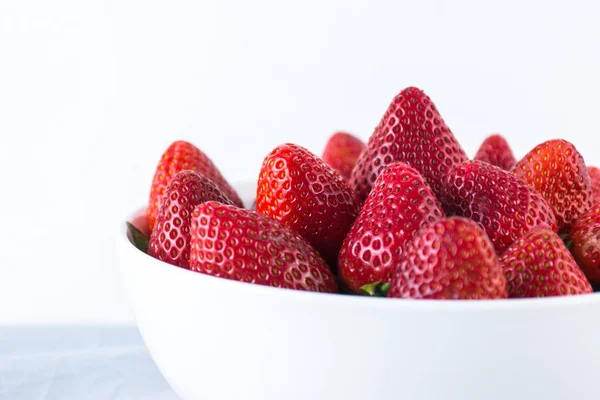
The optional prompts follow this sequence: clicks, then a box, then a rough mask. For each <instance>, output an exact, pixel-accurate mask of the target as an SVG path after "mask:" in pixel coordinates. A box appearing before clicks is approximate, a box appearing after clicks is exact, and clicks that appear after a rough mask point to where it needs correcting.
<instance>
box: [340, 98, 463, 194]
mask: <svg viewBox="0 0 600 400" xmlns="http://www.w3.org/2000/svg"><path fill="white" fill-rule="evenodd" d="M467 159H468V158H467V155H466V153H465V151H464V150H463V148H462V147H461V146H460V144H459V143H458V141H457V140H456V138H455V137H454V134H453V133H452V132H451V131H450V128H448V127H447V126H446V123H445V122H444V120H443V119H442V117H441V116H440V114H439V112H438V110H437V109H436V107H435V105H434V104H433V102H432V101H431V99H430V98H429V96H427V95H426V94H425V93H424V92H423V91H422V90H420V89H417V88H415V87H409V88H406V89H404V90H403V91H402V92H400V94H398V95H397V96H396V97H395V98H394V100H393V101H392V102H391V104H390V105H389V107H388V109H387V111H386V112H385V115H384V116H383V118H382V119H381V121H380V122H379V125H378V126H377V127H376V128H375V131H374V132H373V134H372V135H371V137H370V138H369V142H368V143H367V148H366V150H365V151H363V152H362V154H361V155H360V157H358V160H357V161H356V165H355V167H354V169H353V170H352V176H351V177H350V181H349V182H350V186H351V187H352V188H353V189H354V190H355V191H356V192H357V193H358V195H359V196H360V199H361V200H364V199H366V197H367V195H368V194H369V192H370V191H371V187H372V186H373V184H374V183H375V181H376V180H377V176H378V175H379V174H380V173H381V171H383V169H384V168H385V167H386V166H388V165H390V164H392V163H395V162H398V161H401V162H404V163H407V164H409V165H410V166H411V167H413V168H415V169H416V170H417V171H419V173H420V174H421V175H422V176H423V178H425V181H426V182H427V183H428V185H429V186H430V187H431V188H432V189H433V192H434V193H435V194H436V196H439V195H440V194H441V192H442V187H443V183H442V182H443V179H444V177H445V176H446V175H447V174H448V172H449V171H450V170H451V169H452V168H453V167H454V166H455V165H457V164H459V163H461V162H463V161H465V160H467Z"/></svg>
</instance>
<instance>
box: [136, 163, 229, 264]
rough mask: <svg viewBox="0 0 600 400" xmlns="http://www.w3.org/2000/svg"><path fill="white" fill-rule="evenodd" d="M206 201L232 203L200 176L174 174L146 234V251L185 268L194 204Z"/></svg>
mask: <svg viewBox="0 0 600 400" xmlns="http://www.w3.org/2000/svg"><path fill="white" fill-rule="evenodd" d="M209 200H215V201H220V202H222V203H225V204H233V203H232V202H231V200H229V198H228V197H227V195H225V193H223V192H222V191H221V189H219V188H218V187H217V185H215V184H214V183H213V182H212V181H211V180H210V179H208V178H207V177H205V176H204V175H202V174H200V173H198V172H196V171H191V170H186V171H181V172H179V173H178V174H176V175H175V176H174V177H173V178H172V179H171V181H170V182H169V185H168V186H167V188H166V191H165V195H164V197H163V200H162V201H161V205H160V208H159V210H158V216H157V218H156V224H155V225H154V228H153V229H152V234H151V235H150V244H149V247H148V254H150V255H151V256H152V257H155V258H158V259H159V260H162V261H165V262H168V263H169V264H173V265H177V266H179V267H183V268H189V263H190V226H191V225H190V223H191V218H192V212H193V211H194V208H196V206H197V205H198V204H201V203H204V202H205V201H209Z"/></svg>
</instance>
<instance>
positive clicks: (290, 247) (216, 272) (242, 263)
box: [190, 201, 338, 293]
mask: <svg viewBox="0 0 600 400" xmlns="http://www.w3.org/2000/svg"><path fill="white" fill-rule="evenodd" d="M191 237H192V246H191V247H192V248H191V252H190V255H191V262H190V269H192V270H193V271H197V272H201V273H204V274H208V275H212V276H216V277H221V278H227V279H233V280H237V281H242V282H248V283H255V284H259V285H266V286H273V287H279V288H287V289H296V290H308V291H315V292H327V293H337V292H338V287H337V283H336V279H335V276H334V275H333V273H332V272H331V270H330V269H329V266H328V265H327V264H326V263H325V261H324V260H323V259H322V258H321V256H320V255H319V254H318V253H317V251H316V250H315V249H313V248H312V247H311V246H310V245H309V244H308V243H307V242H306V241H305V240H304V239H303V238H302V237H301V236H300V235H299V234H298V233H296V232H294V231H292V230H290V229H288V228H286V227H285V226H283V225H282V224H281V223H279V222H277V221H275V220H273V219H271V218H269V217H267V216H265V215H262V214H259V213H257V212H255V211H250V210H245V209H242V208H238V207H235V206H231V205H225V204H221V203H218V202H211V201H209V202H206V203H204V204H201V205H199V206H198V207H196V209H195V210H194V213H193V217H192V236H191Z"/></svg>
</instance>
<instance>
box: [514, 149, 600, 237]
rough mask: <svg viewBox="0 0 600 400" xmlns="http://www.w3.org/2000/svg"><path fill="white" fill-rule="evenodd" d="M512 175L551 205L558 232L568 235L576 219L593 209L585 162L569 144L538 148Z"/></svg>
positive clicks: (524, 158) (532, 151) (516, 167)
mask: <svg viewBox="0 0 600 400" xmlns="http://www.w3.org/2000/svg"><path fill="white" fill-rule="evenodd" d="M512 172H513V174H515V175H516V176H517V177H519V178H521V179H522V180H524V181H525V182H527V183H528V184H530V185H531V186H532V187H534V188H535V189H536V190H537V191H538V192H539V193H540V194H541V195H542V196H543V197H544V199H546V201H547V202H548V204H550V207H552V210H553V211H554V214H555V215H556V219H557V221H558V231H559V232H568V231H569V229H570V228H571V226H572V225H573V222H575V220H576V219H577V217H579V216H580V215H581V214H583V213H584V212H586V211H587V210H588V209H589V208H590V207H591V206H592V203H593V198H592V188H591V185H590V177H589V175H588V172H587V168H586V166H585V162H584V160H583V157H582V156H581V154H579V152H578V151H577V149H576V148H575V146H573V145H572V144H571V143H569V142H567V141H566V140H562V139H554V140H549V141H547V142H544V143H542V144H539V145H538V146H536V147H535V148H534V149H533V150H531V151H530V152H529V153H527V155H526V156H525V157H523V159H522V160H520V161H519V162H518V163H517V164H516V165H515V167H514V168H513V171H512Z"/></svg>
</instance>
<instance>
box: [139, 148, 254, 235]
mask: <svg viewBox="0 0 600 400" xmlns="http://www.w3.org/2000/svg"><path fill="white" fill-rule="evenodd" d="M187 169H191V170H194V171H197V172H200V173H201V174H202V175H204V176H206V177H207V178H208V179H210V180H211V181H213V182H214V183H215V184H216V185H217V186H218V187H219V188H220V189H221V190H222V191H223V192H224V193H225V194H226V195H227V197H228V198H230V199H231V200H232V201H233V203H234V204H235V205H237V206H239V207H243V203H242V200H241V199H240V196H238V194H237V192H236V191H235V189H233V188H232V187H231V186H230V185H229V183H227V181H226V180H225V178H224V177H223V175H221V172H220V171H219V170H218V168H217V167H216V166H215V164H213V162H212V161H211V160H210V159H209V158H208V157H207V156H206V154H204V153H203V152H202V151H200V149H198V148H197V147H196V146H194V145H193V144H191V143H189V142H185V141H181V140H180V141H176V142H173V143H172V144H171V145H170V146H169V147H168V148H167V150H165V152H164V153H163V154H162V156H161V158H160V161H159V163H158V166H157V167H156V172H155V173H154V178H153V180H152V187H151V188H150V200H149V202H148V210H147V219H148V228H149V229H150V230H152V228H153V227H154V224H155V222H156V215H157V213H158V209H159V207H160V200H161V198H162V196H163V194H164V193H165V189H166V187H167V185H168V184H169V181H170V180H171V178H172V177H173V176H174V175H175V174H177V173H178V172H180V171H184V170H187Z"/></svg>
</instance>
